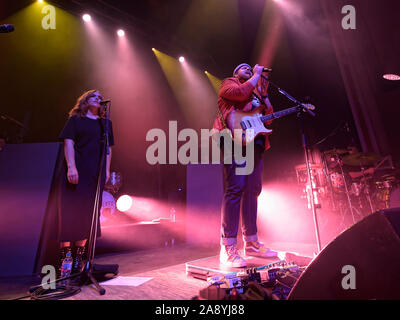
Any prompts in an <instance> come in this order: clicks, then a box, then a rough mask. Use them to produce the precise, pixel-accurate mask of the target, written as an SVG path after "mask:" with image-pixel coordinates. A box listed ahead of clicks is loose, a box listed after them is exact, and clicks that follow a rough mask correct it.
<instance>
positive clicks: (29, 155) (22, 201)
mask: <svg viewBox="0 0 400 320" xmlns="http://www.w3.org/2000/svg"><path fill="white" fill-rule="evenodd" d="M59 150H60V143H28V144H8V145H6V146H5V147H4V149H2V150H1V151H0V204H1V205H0V261H1V263H0V277H10V276H30V275H32V274H34V273H35V261H36V259H37V255H38V252H39V246H40V240H41V237H42V228H43V225H44V220H45V214H46V208H47V206H48V198H49V193H50V190H51V184H52V180H53V172H54V169H55V166H56V162H57V156H58V154H59Z"/></svg>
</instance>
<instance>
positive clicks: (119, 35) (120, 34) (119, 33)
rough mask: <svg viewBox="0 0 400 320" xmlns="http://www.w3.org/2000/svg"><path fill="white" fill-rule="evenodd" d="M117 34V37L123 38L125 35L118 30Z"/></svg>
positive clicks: (122, 31)
mask: <svg viewBox="0 0 400 320" xmlns="http://www.w3.org/2000/svg"><path fill="white" fill-rule="evenodd" d="M117 34H118V37H123V36H124V35H125V31H124V30H122V29H119V30H118V31H117Z"/></svg>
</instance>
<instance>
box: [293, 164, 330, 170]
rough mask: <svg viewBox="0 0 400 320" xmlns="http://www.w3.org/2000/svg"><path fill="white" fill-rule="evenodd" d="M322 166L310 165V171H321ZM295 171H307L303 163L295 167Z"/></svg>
mask: <svg viewBox="0 0 400 320" xmlns="http://www.w3.org/2000/svg"><path fill="white" fill-rule="evenodd" d="M323 167H324V166H323V165H322V164H321V163H310V168H311V169H322V168H323ZM295 168H296V171H301V170H307V166H306V164H305V163H302V164H299V165H297V166H296V167H295Z"/></svg>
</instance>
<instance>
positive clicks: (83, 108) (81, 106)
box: [69, 89, 104, 118]
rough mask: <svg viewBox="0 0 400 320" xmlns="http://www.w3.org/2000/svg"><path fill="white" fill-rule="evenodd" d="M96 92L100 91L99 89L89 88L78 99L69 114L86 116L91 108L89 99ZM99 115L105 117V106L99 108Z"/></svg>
mask: <svg viewBox="0 0 400 320" xmlns="http://www.w3.org/2000/svg"><path fill="white" fill-rule="evenodd" d="M95 92H100V91H99V90H95V89H92V90H88V91H86V92H85V93H83V94H82V95H81V96H80V97H79V98H78V99H77V100H76V103H75V105H74V107H73V108H72V109H71V110H70V111H69V116H70V117H72V116H79V117H86V114H87V112H88V109H89V105H88V100H89V99H90V98H91V97H92V96H93V95H94V93H95ZM98 116H99V117H101V118H103V116H104V107H103V106H101V108H100V109H99V114H98Z"/></svg>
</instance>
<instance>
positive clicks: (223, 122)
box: [217, 107, 228, 129]
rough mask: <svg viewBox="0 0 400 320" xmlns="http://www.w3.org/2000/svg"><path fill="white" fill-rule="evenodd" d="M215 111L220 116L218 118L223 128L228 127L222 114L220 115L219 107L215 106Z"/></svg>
mask: <svg viewBox="0 0 400 320" xmlns="http://www.w3.org/2000/svg"><path fill="white" fill-rule="evenodd" d="M217 113H218V117H219V118H220V120H221V122H222V125H223V126H224V129H225V128H228V126H227V125H226V121H225V119H224V117H223V115H222V112H221V110H220V109H219V107H217Z"/></svg>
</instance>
